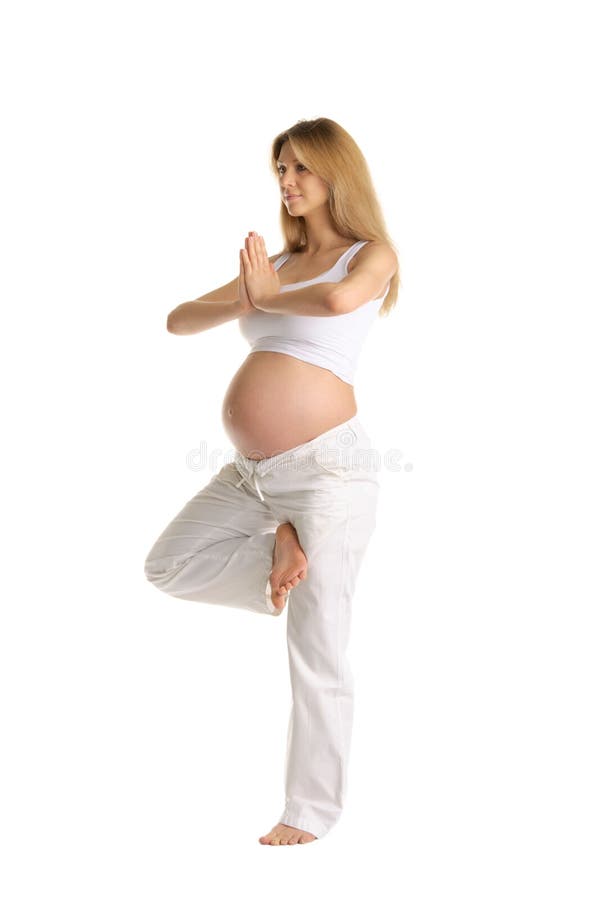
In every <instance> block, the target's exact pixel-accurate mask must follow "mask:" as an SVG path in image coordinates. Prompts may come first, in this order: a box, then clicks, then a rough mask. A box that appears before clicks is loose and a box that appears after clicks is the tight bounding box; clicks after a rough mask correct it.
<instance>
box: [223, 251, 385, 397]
mask: <svg viewBox="0 0 598 900" xmlns="http://www.w3.org/2000/svg"><path fill="white" fill-rule="evenodd" d="M367 243H368V241H357V242H356V243H355V244H353V246H352V247H349V248H348V249H347V250H345V252H344V253H343V255H342V256H341V257H340V259H338V260H337V261H336V263H335V264H334V265H333V266H332V268H331V269H327V271H326V272H322V274H321V275H318V276H317V278H309V279H308V280H307V281H296V282H294V283H293V284H283V285H281V286H280V290H281V292H283V291H289V290H291V291H292V290H296V289H297V288H302V287H306V286H307V285H309V284H316V283H317V282H318V281H341V280H342V279H343V278H345V277H346V276H347V275H348V274H349V273H348V270H347V265H348V263H349V260H350V259H351V258H352V257H353V256H354V255H355V253H357V251H358V250H359V249H360V248H361V247H363V246H364V244H367ZM289 256H290V254H289V253H283V254H282V256H279V257H278V259H277V260H276V261H275V262H274V268H275V269H276V270H278V269H279V268H280V267H281V266H282V265H283V263H285V262H286V261H287V259H288V258H289ZM389 290H390V283H389V285H388V287H387V288H386V290H385V291H384V293H383V294H382V296H381V297H377V298H376V299H375V300H370V301H368V302H367V303H364V304H362V306H359V307H358V308H357V309H354V310H353V311H352V312H348V313H343V314H342V315H338V316H296V315H288V316H285V315H279V314H277V313H267V312H263V310H261V309H256V310H252V311H251V312H249V313H247V314H246V315H244V316H241V317H240V319H239V328H240V331H241V334H242V335H243V337H244V338H245V339H246V340H247V341H248V342H249V344H250V345H251V350H252V351H254V350H274V351H275V352H277V353H286V354H288V355H289V356H295V357H296V358H297V359H302V360H304V361H305V362H308V363H312V364H313V365H315V366H321V367H322V368H324V369H330V371H331V372H334V374H335V375H337V376H338V377H339V378H341V379H342V380H343V381H346V382H347V384H353V380H354V376H355V371H356V369H357V360H358V357H359V354H360V352H361V348H362V347H363V344H364V342H365V339H366V336H367V333H368V331H369V329H370V326H371V325H372V323H373V321H374V319H375V317H376V315H377V313H378V310H379V309H380V307H381V306H382V303H383V302H384V298H385V297H386V295H387V294H388V291H389ZM281 302H283V301H281Z"/></svg>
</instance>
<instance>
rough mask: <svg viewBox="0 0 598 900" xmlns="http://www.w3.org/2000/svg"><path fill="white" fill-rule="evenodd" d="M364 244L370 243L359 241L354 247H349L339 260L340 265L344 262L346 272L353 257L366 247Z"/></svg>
mask: <svg viewBox="0 0 598 900" xmlns="http://www.w3.org/2000/svg"><path fill="white" fill-rule="evenodd" d="M364 244H369V241H357V242H356V243H355V244H353V246H352V247H349V249H348V250H345V252H344V253H343V255H342V256H341V258H340V259H339V263H340V262H342V263H343V264H344V266H345V271H346V267H347V266H348V264H349V262H350V261H351V260H352V259H353V257H354V256H355V254H356V253H357V251H358V250H361V248H362V247H363V246H364Z"/></svg>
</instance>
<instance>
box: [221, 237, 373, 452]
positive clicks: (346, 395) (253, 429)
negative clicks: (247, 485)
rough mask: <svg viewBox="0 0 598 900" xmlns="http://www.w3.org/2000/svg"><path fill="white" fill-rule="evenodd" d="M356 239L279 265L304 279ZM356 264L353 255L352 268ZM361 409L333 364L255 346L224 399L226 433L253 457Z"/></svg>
mask: <svg viewBox="0 0 598 900" xmlns="http://www.w3.org/2000/svg"><path fill="white" fill-rule="evenodd" d="M352 243H353V242H350V243H348V244H347V245H346V246H344V247H342V246H341V247H337V248H335V249H334V250H330V251H329V252H328V253H327V254H323V255H322V256H321V257H319V259H318V260H317V261H314V260H313V259H312V260H311V261H310V262H309V263H308V262H307V261H306V260H305V259H303V258H302V254H301V253H296V254H291V256H290V258H289V259H288V260H287V261H286V262H285V263H284V264H283V265H282V266H281V267H280V268H279V270H278V271H279V278H280V283H281V285H282V284H291V285H295V284H297V285H301V284H303V283H304V282H305V281H306V280H309V279H313V278H315V277H319V275H320V274H325V270H326V267H329V268H330V267H332V266H333V265H334V263H335V262H336V261H337V259H339V257H340V255H341V253H343V252H344V251H345V250H347V249H348V247H350V246H351V245H352ZM354 264H355V263H354V258H352V259H351V260H350V262H349V265H348V267H347V271H349V272H350V271H351V269H352V268H353V266H354ZM310 269H311V271H310ZM355 415H357V404H356V402H355V391H354V390H353V385H351V384H348V383H347V382H346V381H343V380H342V378H339V377H338V376H337V375H335V374H334V372H331V371H330V370H329V369H324V368H323V367H322V366H316V365H313V364H312V363H308V362H304V361H303V360H301V359H297V358H296V357H294V356H289V354H288V353H276V352H274V351H273V350H255V351H253V352H251V353H250V354H249V355H248V356H247V358H246V359H245V362H244V363H243V365H242V366H241V368H240V369H239V370H238V371H237V372H236V374H235V376H234V378H233V380H232V381H231V383H230V385H229V386H228V390H227V392H226V394H225V397H224V402H223V405H222V420H223V423H224V428H225V430H226V433H227V435H228V437H229V438H230V440H231V441H232V443H233V445H234V446H235V447H236V448H237V450H238V451H239V452H240V453H242V454H243V456H247V457H248V458H249V459H265V458H266V457H269V456H274V455H275V454H276V453H284V452H285V450H290V449H291V448H292V447H296V446H297V445H298V444H305V443H306V441H311V440H313V438H316V437H318V435H320V434H322V433H323V432H324V431H328V430H329V429H330V428H334V426H335V425H340V424H341V422H346V421H347V419H351V418H352V417H353V416H355Z"/></svg>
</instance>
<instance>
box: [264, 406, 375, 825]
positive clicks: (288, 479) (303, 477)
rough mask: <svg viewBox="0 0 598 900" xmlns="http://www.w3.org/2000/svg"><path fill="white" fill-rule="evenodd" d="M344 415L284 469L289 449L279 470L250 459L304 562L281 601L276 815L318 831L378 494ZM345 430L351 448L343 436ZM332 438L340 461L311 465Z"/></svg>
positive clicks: (331, 794) (338, 772)
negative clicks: (282, 716)
mask: <svg viewBox="0 0 598 900" xmlns="http://www.w3.org/2000/svg"><path fill="white" fill-rule="evenodd" d="M350 421H351V422H352V423H353V425H352V427H350V428H349V431H348V432H347V430H346V429H345V430H341V431H340V432H339V431H338V428H337V429H334V430H332V431H333V432H334V434H333V435H332V436H330V433H328V432H327V433H326V438H325V439H323V440H322V441H320V442H318V439H315V440H314V441H311V442H309V443H308V445H302V446H301V448H300V454H299V455H298V456H297V465H296V468H295V469H294V470H293V468H292V463H293V454H292V451H289V452H287V453H285V454H284V456H285V457H286V462H287V463H289V464H290V468H289V467H288V468H287V469H286V470H283V469H281V470H280V471H278V470H276V469H273V468H272V462H271V461H270V462H268V463H265V464H264V465H263V466H262V467H261V468H260V465H261V464H258V471H259V472H260V473H261V474H262V488H263V490H264V494H265V496H266V498H267V501H268V504H269V506H270V508H271V509H272V510H273V512H275V514H276V516H277V518H279V519H280V520H281V521H289V522H291V524H292V525H293V526H294V528H295V529H296V531H297V535H298V538H299V542H300V544H301V546H302V548H303V550H304V552H305V554H306V556H307V560H308V569H307V577H306V578H305V579H304V580H303V581H300V582H299V584H297V585H296V587H294V588H293V592H292V596H291V597H290V599H289V602H288V613H287V647H288V658H289V669H290V680H291V689H292V708H291V712H290V717H289V724H288V731H287V748H286V775H285V806H284V810H283V812H282V815H281V816H280V819H279V821H280V822H281V823H284V824H287V825H292V826H294V827H295V828H301V829H302V830H305V831H309V832H311V833H312V834H314V835H315V836H316V837H318V838H322V837H323V836H324V835H325V834H327V832H328V831H329V830H330V828H331V827H332V826H333V825H334V824H335V823H336V822H337V820H338V818H339V817H340V815H341V812H342V809H343V805H344V802H345V798H346V792H347V772H348V765H349V753H350V742H351V733H352V727H353V705H354V700H353V675H352V671H351V667H350V663H349V659H348V656H347V648H348V642H349V631H350V623H351V604H352V599H353V595H354V592H355V588H356V584H357V577H358V573H359V569H360V566H361V563H362V560H363V558H364V555H365V552H366V548H367V546H368V543H369V540H370V537H371V535H372V533H373V531H374V529H375V521H376V509H377V501H378V493H379V483H378V479H377V475H376V473H375V471H374V470H373V469H372V468H371V466H370V464H369V462H368V460H363V461H360V460H359V459H358V453H359V451H360V449H362V448H364V449H367V448H369V446H370V441H369V438H368V437H367V435H366V434H365V432H364V431H363V429H362V427H361V426H360V424H359V422H358V421H357V420H356V419H353V420H350ZM347 434H349V437H350V436H351V435H353V438H352V440H353V443H352V445H351V446H349V445H348V443H347V442H345V443H343V438H342V436H343V435H345V437H346V436H347ZM333 439H334V440H336V441H338V446H340V447H341V448H343V447H344V448H346V449H347V452H348V453H349V454H350V458H346V459H345V460H341V461H340V462H339V461H336V460H332V461H330V460H328V461H324V464H322V462H316V461H313V462H311V456H310V454H311V451H312V450H318V449H326V448H330V447H332V444H333ZM307 451H309V454H308V453H307ZM281 456H282V455H281ZM299 457H300V459H299ZM281 461H282V460H281ZM300 463H301V464H300Z"/></svg>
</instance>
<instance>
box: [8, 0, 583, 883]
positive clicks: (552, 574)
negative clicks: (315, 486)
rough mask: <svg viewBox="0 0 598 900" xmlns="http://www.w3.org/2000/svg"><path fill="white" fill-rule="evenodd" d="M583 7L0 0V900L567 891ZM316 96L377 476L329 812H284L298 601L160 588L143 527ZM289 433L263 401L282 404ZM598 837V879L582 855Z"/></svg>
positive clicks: (575, 664) (578, 625)
mask: <svg viewBox="0 0 598 900" xmlns="http://www.w3.org/2000/svg"><path fill="white" fill-rule="evenodd" d="M590 8H591V4H589V3H587V4H585V3H580V2H577V3H571V2H570V3H567V4H565V3H544V4H539V3H532V2H522V0H519V2H517V3H515V2H501V3H484V2H476V3H474V2H471V3H465V2H456V3H450V4H445V3H440V2H438V3H430V2H421V0H420V2H417V3H415V2H413V3H403V4H401V3H399V4H398V5H396V6H395V7H394V12H392V13H391V12H390V11H389V9H388V8H387V7H386V6H385V5H384V4H382V3H381V2H379V0H374V2H371V3H367V4H359V5H357V4H346V3H342V4H341V3H338V2H331V3H329V4H323V3H310V2H302V3H300V4H296V5H295V4H287V3H283V4H280V3H277V4H275V3H259V2H258V3H255V4H250V3H247V4H243V5H239V6H235V5H230V4H214V5H210V6H208V7H202V6H201V5H200V4H199V3H183V2H174V3H173V2H169V3H168V4H166V3H150V4H141V3H134V2H126V0H119V2H118V3H115V2H106V0H105V2H103V3H101V4H100V3H95V4H91V3H80V2H79V3H75V2H72V3H66V2H56V3H53V4H41V3H27V2H24V3H19V4H16V3H9V4H5V5H4V7H3V10H4V11H3V13H2V19H1V22H0V26H1V27H0V32H1V34H2V37H1V38H0V41H1V45H0V50H1V52H0V67H1V74H2V85H3V90H2V125H3V131H4V137H3V140H2V146H1V153H2V166H1V172H2V201H1V206H2V212H1V216H2V219H1V227H2V234H1V238H2V242H1V243H2V258H3V262H2V276H1V277H2V310H3V315H2V326H3V327H2V368H3V376H4V377H3V386H4V413H3V420H4V426H5V428H4V440H3V445H2V446H3V451H4V461H3V466H2V474H3V480H4V485H3V490H2V497H3V503H2V506H3V513H4V529H3V535H4V536H3V539H2V547H3V550H4V563H3V575H4V578H3V581H4V585H3V587H4V590H3V592H2V593H3V599H2V628H1V645H0V651H1V653H0V659H1V667H2V668H1V676H2V706H1V710H0V715H1V721H2V731H3V737H2V742H1V752H2V757H3V760H2V766H1V771H2V795H1V802H0V808H1V810H2V811H1V828H2V834H1V835H0V837H1V844H2V855H3V858H4V862H3V865H2V874H1V875H0V879H1V885H0V886H1V887H2V888H3V890H2V893H3V894H4V896H6V897H7V898H10V900H20V898H25V897H27V898H30V897H46V896H48V895H49V894H55V895H56V896H60V897H61V898H64V900H66V898H77V900H78V898H81V897H85V898H87V900H92V898H93V900H95V898H102V900H105V898H108V897H110V898H114V900H131V898H143V900H150V898H164V900H166V898H168V900H171V898H177V900H187V898H196V897H198V896H205V897H209V898H210V900H217V898H228V897H234V896H243V897H252V898H253V897H259V898H266V900H270V898H279V897H281V896H284V897H287V898H301V900H303V898H305V897H310V898H317V900H320V898H322V900H323V898H328V897H330V896H331V895H332V894H334V895H337V894H338V895H339V896H347V894H348V893H355V895H356V896H376V897H384V898H386V897H391V896H392V897H395V896H396V897H401V898H405V900H428V898H430V900H442V898H447V897H453V896H454V897H458V898H459V900H469V898H471V900H479V898H484V900H494V898H500V900H503V898H505V897H509V898H521V900H524V898H525V900H528V898H535V897H538V898H540V897H541V898H547V897H550V898H553V897H554V898H569V897H572V896H574V897H575V898H576V900H585V898H595V896H596V890H597V888H598V884H597V880H598V879H597V875H596V867H595V851H596V838H597V829H596V803H597V800H598V796H597V795H598V791H597V778H596V764H595V761H596V758H597V753H598V746H597V744H598V741H597V731H596V688H595V686H596V676H597V672H596V628H595V624H596V623H595V608H596V599H597V590H596V586H597V585H596V581H597V579H596V537H597V534H596V509H597V500H598V491H597V479H596V458H597V451H598V446H597V440H596V433H595V432H596V392H595V385H596V376H597V374H598V373H597V372H596V364H595V358H596V330H595V319H594V315H595V308H596V302H597V291H596V281H597V279H596V274H595V272H596V243H597V236H598V235H597V226H596V222H597V219H596V208H597V199H598V192H597V190H596V188H597V184H596V165H595V162H596V158H598V153H597V151H598V148H597V146H596V144H597V142H596V135H595V127H596V115H595V113H596V94H595V92H593V91H592V89H591V83H592V81H595V79H596V76H597V74H598V73H597V72H596V55H595V47H596V37H597V36H596V31H595V30H594V29H592V28H591V27H590ZM320 115H324V116H328V117H330V118H332V119H334V120H336V121H338V122H339V123H340V124H341V125H342V126H343V127H344V128H346V129H347V130H348V131H349V132H350V133H351V134H352V136H353V137H354V138H355V140H356V141H357V143H358V144H359V146H360V147H361V149H362V150H363V152H364V154H365V156H366V159H367V160H368V163H369V165H370V169H371V172H372V177H373V179H374V183H375V185H376V188H377V191H378V195H379V198H380V201H381V203H382V207H383V210H384V213H385V216H386V221H387V225H388V228H389V232H390V234H391V235H392V237H393V239H394V241H395V243H396V245H397V248H398V251H399V258H400V263H401V275H402V290H401V293H400V295H399V301H398V305H397V307H395V310H394V311H393V313H392V314H391V317H390V318H388V319H379V320H377V321H376V322H375V324H374V326H373V328H372V331H371V333H370V336H369V338H368V342H367V344H366V347H365V349H364V352H363V355H362V358H361V361H360V367H359V370H358V374H357V381H356V395H357V402H358V408H359V416H360V419H361V420H362V422H363V424H364V425H365V426H366V428H367V429H368V431H369V433H370V434H371V436H372V439H373V441H374V445H375V446H376V447H377V448H378V449H379V450H380V451H381V453H385V452H386V451H388V450H391V449H392V450H394V451H395V452H396V451H399V452H400V453H401V454H402V456H401V457H400V458H401V460H402V461H403V462H405V463H410V464H411V465H412V471H410V472H407V471H405V470H404V469H400V470H396V469H395V470H392V469H391V468H389V467H387V468H383V469H382V471H381V473H380V478H381V483H382V495H381V499H380V509H379V517H378V527H377V531H376V533H375V536H374V538H373V539H372V542H371V545H370V549H369V551H368V554H367V558H366V561H365V562H364V565H363V568H362V572H361V574H360V580H359V587H358V591H357V593H356V596H355V599H354V613H353V624H352V637H351V644H350V659H351V664H352V668H353V671H354V676H355V682H356V691H357V693H356V708H355V725H354V733H353V743H352V755H351V768H350V774H349V779H350V781H349V794H348V799H347V805H346V807H345V810H344V813H343V816H342V818H341V820H340V821H339V823H338V825H337V826H336V827H335V828H334V829H333V830H332V831H331V832H330V833H329V835H327V836H326V837H325V838H324V839H323V840H319V841H314V842H313V843H311V844H308V845H297V846H295V848H294V849H292V850H291V849H289V848H288V847H286V848H282V847H276V848H274V847H271V846H263V845H261V844H260V843H259V842H258V837H259V835H262V834H265V833H266V832H267V831H268V830H269V829H270V828H271V827H272V826H273V825H274V824H275V823H276V821H278V817H279V815H280V813H281V811H282V808H283V805H284V795H283V774H284V769H283V764H284V747H285V740H286V729H287V720H288V712H289V707H290V685H289V681H288V663H287V655H286V643H285V628H286V615H283V617H281V618H279V619H276V618H272V619H270V618H268V617H265V616H255V615H252V614H251V613H249V612H245V611H240V610H239V611H236V610H235V611H233V610H223V609H220V608H217V607H210V606H207V605H200V604H192V603H185V602H184V601H181V600H176V599H174V598H169V597H167V596H166V595H164V594H162V593H161V592H159V591H158V590H156V588H155V587H153V586H152V585H151V584H149V583H148V582H146V581H145V579H144V575H143V563H144V559H145V556H146V554H147V552H148V551H149V549H150V547H151V545H152V544H153V542H154V540H155V539H156V537H157V536H158V534H159V532H160V531H161V530H162V529H163V528H164V527H165V525H166V524H167V522H168V521H170V519H171V518H172V517H173V516H174V514H175V513H176V512H177V511H178V510H179V509H180V508H181V506H182V505H183V503H184V502H186V500H187V499H189V498H190V497H191V496H192V495H193V494H194V493H196V491H197V490H198V489H199V488H200V487H201V486H202V485H203V484H205V483H206V481H207V480H208V478H209V477H211V474H212V472H213V470H210V471H208V470H207V469H203V470H199V471H197V470H195V471H194V470H193V469H192V468H190V467H189V465H188V462H187V454H188V453H189V451H190V450H193V448H198V447H200V446H202V442H203V446H205V447H206V449H207V452H208V453H214V452H215V453H228V452H230V449H231V445H230V443H229V441H228V440H227V438H226V436H225V434H224V431H223V428H222V425H221V419H220V406H221V402H222V398H223V395H224V391H225V390H226V387H227V385H228V383H229V381H230V379H231V378H232V376H233V374H234V372H235V371H236V369H237V368H238V366H239V365H240V364H241V362H242V360H243V359H244V357H245V354H246V353H247V350H248V347H247V345H246V344H245V342H244V341H243V339H242V338H241V336H240V334H239V332H238V323H237V322H229V323H226V324H225V325H223V326H220V327H219V328H216V329H213V330H210V331H208V332H204V333H202V334H199V335H195V336H188V337H180V336H175V335H171V334H169V333H168V332H167V331H166V328H165V322H166V315H167V313H168V312H169V311H170V309H172V308H173V307H174V306H176V305H178V304H179V303H181V302H183V301H185V300H190V299H193V298H195V297H198V296H200V295H201V294H203V293H206V292H207V291H209V290H212V289H213V288H215V287H217V286H219V285H221V284H224V283H225V282H227V281H230V280H231V279H232V278H233V277H234V276H235V275H236V274H237V273H238V265H239V256H238V251H239V248H240V247H241V246H242V245H243V239H244V236H245V234H246V233H247V232H248V231H249V230H250V229H255V230H257V231H259V232H260V233H262V234H264V236H265V239H266V248H267V252H268V254H270V255H271V254H273V253H277V252H279V251H280V249H281V248H282V235H281V233H280V231H279V226H278V211H279V203H280V200H279V194H278V189H277V184H276V180H275V178H274V177H273V175H272V174H271V173H270V170H269V168H268V159H269V152H270V146H271V141H272V139H273V138H274V136H275V135H276V134H277V133H278V132H279V131H281V130H283V129H284V128H285V127H289V126H291V125H292V124H293V123H295V122H296V121H297V120H298V119H300V118H313V117H316V116H320ZM281 414H284V411H281ZM592 856H593V860H592Z"/></svg>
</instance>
